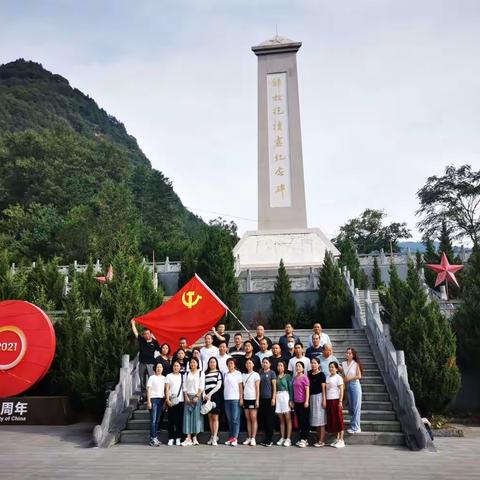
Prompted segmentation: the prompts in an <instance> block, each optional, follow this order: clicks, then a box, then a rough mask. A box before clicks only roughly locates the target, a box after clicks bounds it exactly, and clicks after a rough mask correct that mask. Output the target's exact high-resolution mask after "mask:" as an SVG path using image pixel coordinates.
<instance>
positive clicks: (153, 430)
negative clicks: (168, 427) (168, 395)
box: [150, 398, 165, 438]
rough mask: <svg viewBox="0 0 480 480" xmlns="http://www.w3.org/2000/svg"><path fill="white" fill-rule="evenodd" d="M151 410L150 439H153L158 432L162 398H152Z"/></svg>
mask: <svg viewBox="0 0 480 480" xmlns="http://www.w3.org/2000/svg"><path fill="white" fill-rule="evenodd" d="M151 400H152V409H151V410H150V438H155V437H156V436H157V432H158V421H159V420H160V415H161V414H162V410H163V402H164V400H165V399H164V398H152V399H151Z"/></svg>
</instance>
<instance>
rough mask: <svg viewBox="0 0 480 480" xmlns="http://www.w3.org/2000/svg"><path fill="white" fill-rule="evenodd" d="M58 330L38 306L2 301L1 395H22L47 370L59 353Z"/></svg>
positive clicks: (17, 301)
mask: <svg viewBox="0 0 480 480" xmlns="http://www.w3.org/2000/svg"><path fill="white" fill-rule="evenodd" d="M55 345H56V341H55V330H54V329H53V325H52V322H51V321H50V319H49V318H48V317H47V315H46V314H45V312H43V311H42V310H41V309H40V308H38V307H37V306H35V305H33V304H31V303H28V302H24V301H22V300H6V301H4V302H0V397H11V396H15V395H19V394H20V393H22V392H24V391H25V390H28V389H29V388H30V387H32V386H33V385H35V384H36V383H37V382H38V381H39V380H41V379H42V378H43V376H44V375H45V374H46V373H47V371H48V369H49V368H50V365H51V364H52V361H53V357H54V355H55Z"/></svg>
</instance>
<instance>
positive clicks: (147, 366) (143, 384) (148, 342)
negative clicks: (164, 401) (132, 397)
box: [130, 318, 160, 398]
mask: <svg viewBox="0 0 480 480" xmlns="http://www.w3.org/2000/svg"><path fill="white" fill-rule="evenodd" d="M130 323H131V324H132V332H133V334H134V335H135V337H136V339H137V340H138V350H139V357H138V362H139V365H138V374H139V376H140V389H141V393H142V397H143V398H146V391H147V379H148V378H147V377H149V376H150V375H153V365H154V364H155V363H156V362H155V352H158V354H160V345H159V344H158V342H157V340H156V339H155V338H154V337H153V335H152V332H151V331H150V329H148V328H146V329H145V330H144V331H143V334H142V335H139V333H138V330H137V325H136V323H135V320H134V319H133V318H132V320H131V322H130Z"/></svg>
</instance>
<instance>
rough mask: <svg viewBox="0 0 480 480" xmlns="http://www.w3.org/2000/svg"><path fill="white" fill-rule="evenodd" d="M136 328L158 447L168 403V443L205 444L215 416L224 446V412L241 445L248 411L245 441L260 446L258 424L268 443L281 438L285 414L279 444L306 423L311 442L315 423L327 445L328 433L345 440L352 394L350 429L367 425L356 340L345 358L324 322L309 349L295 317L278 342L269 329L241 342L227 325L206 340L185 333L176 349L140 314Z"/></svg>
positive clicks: (214, 434)
mask: <svg viewBox="0 0 480 480" xmlns="http://www.w3.org/2000/svg"><path fill="white" fill-rule="evenodd" d="M132 330H133V333H134V334H135V336H136V337H137V339H138V343H139V350H140V352H139V374H140V382H141V389H142V392H143V393H144V400H146V403H147V408H148V409H149V410H150V445H151V446H158V445H160V441H159V440H158V438H157V434H158V424H159V420H160V418H161V417H162V416H163V412H164V410H165V409H167V410H168V438H169V440H168V445H169V446H171V445H182V446H190V445H198V444H199V442H198V439H197V435H198V434H199V433H200V432H202V431H204V417H207V418H208V424H209V430H210V433H211V436H210V439H209V440H208V442H207V444H208V445H213V446H216V445H218V438H219V437H218V431H219V424H220V415H222V414H224V415H225V416H226V419H227V423H228V429H229V438H228V440H227V441H226V442H225V444H226V445H231V446H237V445H238V438H239V432H240V422H241V412H242V409H243V412H244V415H245V424H246V430H247V438H246V440H245V441H244V442H243V445H250V446H255V445H256V444H257V443H256V435H257V430H258V424H259V423H260V426H261V427H262V428H263V431H264V434H265V435H264V441H263V442H262V445H264V446H266V447H271V446H272V445H273V434H274V427H275V416H277V418H278V423H279V429H280V439H279V440H278V441H277V442H276V444H277V445H279V446H284V447H289V446H291V445H292V440H291V436H292V428H294V427H297V428H298V430H299V440H298V441H297V442H296V445H297V446H298V447H300V448H304V447H307V446H308V435H309V432H310V429H311V427H314V428H315V429H316V432H317V439H316V440H317V441H316V442H315V443H314V446H315V447H323V446H325V444H326V443H325V438H326V433H327V432H328V433H330V434H333V435H334V436H335V439H334V441H333V442H332V443H330V445H331V446H333V447H335V448H342V447H344V446H345V442H344V438H343V437H344V419H343V402H344V399H345V395H346V394H347V396H348V407H349V413H350V428H349V429H348V430H347V432H348V433H350V434H355V433H358V432H360V431H361V430H360V414H361V398H362V389H361V385H360V379H361V378H362V371H363V368H362V364H361V362H360V359H359V358H358V354H357V352H356V350H355V349H354V348H353V347H349V348H348V349H347V351H346V354H345V355H346V360H345V361H344V362H342V363H340V362H339V361H338V360H337V358H336V357H335V356H334V355H333V349H332V344H331V341H330V338H329V337H328V335H327V334H326V333H324V332H322V327H321V325H320V324H319V323H316V324H315V325H314V326H313V332H312V334H311V335H310V336H309V338H308V342H307V346H306V348H305V347H304V345H303V344H302V342H301V341H300V339H299V338H298V337H297V336H296V335H295V334H294V331H293V327H292V325H291V324H287V325H286V326H285V334H284V335H282V336H281V337H280V338H279V340H278V342H272V341H271V340H270V339H269V338H268V337H266V336H265V331H264V328H263V327H262V326H261V325H260V326H258V327H257V329H256V336H255V337H252V336H250V338H249V339H247V340H246V341H244V340H243V337H242V334H241V333H236V334H235V335H234V338H233V346H232V347H230V348H229V347H228V345H229V341H230V335H229V334H228V333H226V332H225V325H223V324H220V325H218V326H217V328H213V330H212V332H211V333H208V334H207V335H205V337H204V344H203V346H199V345H197V346H194V347H193V348H192V349H190V348H188V345H187V341H186V339H185V338H181V339H180V341H179V347H178V349H177V350H176V351H175V352H174V353H173V354H171V352H170V347H169V346H168V345H167V344H162V345H159V344H158V342H157V340H156V339H155V338H154V337H153V335H152V333H151V332H150V330H148V329H146V330H144V332H143V334H142V335H140V334H139V332H138V330H137V328H136V324H135V322H134V320H132Z"/></svg>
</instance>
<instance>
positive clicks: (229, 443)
mask: <svg viewBox="0 0 480 480" xmlns="http://www.w3.org/2000/svg"><path fill="white" fill-rule="evenodd" d="M232 440H233V438H229V439H228V440H227V441H226V442H225V445H231V444H232Z"/></svg>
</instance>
